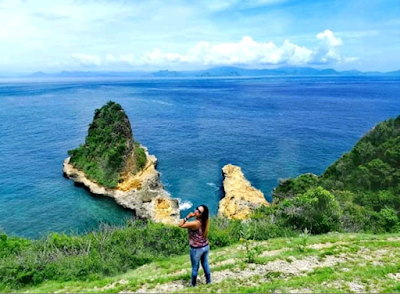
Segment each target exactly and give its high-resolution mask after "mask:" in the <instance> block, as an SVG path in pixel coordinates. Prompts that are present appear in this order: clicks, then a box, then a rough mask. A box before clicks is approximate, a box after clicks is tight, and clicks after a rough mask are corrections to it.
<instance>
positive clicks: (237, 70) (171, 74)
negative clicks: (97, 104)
mask: <svg viewBox="0 0 400 294" xmlns="http://www.w3.org/2000/svg"><path fill="white" fill-rule="evenodd" d="M239 76H242V77H245V76H249V77H250V76H251V77H258V76H400V70H397V71H392V72H386V73H382V72H361V71H359V70H348V71H336V70H334V69H332V68H327V69H317V68H312V67H279V68H275V69H247V68H241V67H234V66H221V67H213V68H209V69H205V70H197V71H170V70H159V71H155V72H145V71H132V72H116V71H115V72H113V71H104V72H97V71H62V72H58V73H44V72H42V71H38V72H34V73H32V74H29V75H25V76H19V77H21V78H99V77H104V78H137V77H157V78H176V77H239ZM5 77H7V75H5V74H2V78H5ZM13 77H15V75H13Z"/></svg>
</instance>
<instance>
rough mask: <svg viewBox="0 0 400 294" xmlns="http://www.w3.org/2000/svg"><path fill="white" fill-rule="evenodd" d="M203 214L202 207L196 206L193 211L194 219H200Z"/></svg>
mask: <svg viewBox="0 0 400 294" xmlns="http://www.w3.org/2000/svg"><path fill="white" fill-rule="evenodd" d="M203 212H204V207H203V206H198V207H197V208H196V209H195V210H194V214H195V216H196V217H200V216H201V215H202V214H203Z"/></svg>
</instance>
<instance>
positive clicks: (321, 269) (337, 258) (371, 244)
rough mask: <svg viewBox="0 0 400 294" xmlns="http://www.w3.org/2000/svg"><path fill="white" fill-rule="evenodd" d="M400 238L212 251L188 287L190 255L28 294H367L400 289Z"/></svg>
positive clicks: (306, 240) (306, 239)
mask: <svg viewBox="0 0 400 294" xmlns="http://www.w3.org/2000/svg"><path fill="white" fill-rule="evenodd" d="M399 247H400V234H394V235H368V234H338V233H330V234H325V235H319V236H309V235H308V234H302V235H300V236H298V237H294V238H277V239H271V240H268V241H259V242H252V243H250V250H254V251H256V253H254V256H253V257H252V258H253V259H252V260H251V262H249V257H250V256H251V255H252V254H253V253H249V251H248V250H246V246H245V244H237V245H232V246H229V247H226V248H221V249H216V250H214V249H213V250H211V254H210V265H211V269H212V279H213V282H212V284H211V285H206V284H205V281H204V274H203V272H202V270H201V271H200V275H199V277H198V286H197V287H196V288H191V287H189V278H190V270H191V268H190V260H189V257H188V255H182V256H176V257H173V258H164V259H160V260H157V261H154V262H152V263H149V264H146V265H143V266H141V267H139V268H137V269H135V270H130V271H128V272H126V273H125V274H122V275H117V276H114V277H109V278H105V279H101V280H97V281H82V282H78V281H75V282H64V283H62V282H45V283H43V284H42V285H40V286H39V287H32V288H25V289H23V291H26V293H42V292H57V293H67V292H68V293H92V292H94V293H134V292H138V293H174V292H175V293H210V292H211V293H271V292H277V293H337V292H344V293H366V292H374V293H377V292H392V293H394V292H399V291H400V266H399V265H400V250H399Z"/></svg>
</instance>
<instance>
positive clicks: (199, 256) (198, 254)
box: [190, 245, 211, 286]
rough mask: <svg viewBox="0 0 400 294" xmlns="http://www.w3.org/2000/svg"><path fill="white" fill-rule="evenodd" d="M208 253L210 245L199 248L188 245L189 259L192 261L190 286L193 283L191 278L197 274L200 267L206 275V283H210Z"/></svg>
mask: <svg viewBox="0 0 400 294" xmlns="http://www.w3.org/2000/svg"><path fill="white" fill-rule="evenodd" d="M209 253H210V245H207V246H204V247H201V248H192V247H190V261H191V262H192V286H195V285H193V278H194V279H196V278H195V277H196V276H197V273H198V272H199V267H200V261H201V266H202V267H203V270H204V273H205V275H206V281H207V284H209V283H211V270H210V266H209V265H208V254H209ZM194 283H195V282H194Z"/></svg>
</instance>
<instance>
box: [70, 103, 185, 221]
mask: <svg viewBox="0 0 400 294" xmlns="http://www.w3.org/2000/svg"><path fill="white" fill-rule="evenodd" d="M69 154H70V155H71V156H70V157H68V158H67V159H65V160H64V167H63V172H64V175H65V176H66V177H67V178H69V179H72V180H73V181H74V182H76V183H79V184H82V185H84V186H85V187H87V188H88V189H89V190H90V192H91V193H93V194H97V195H104V196H109V197H112V198H114V199H115V201H116V202H117V203H118V204H120V205H121V206H123V207H125V208H129V209H131V210H133V211H134V213H135V214H136V216H137V217H139V218H147V219H152V220H154V221H156V222H162V223H168V224H176V223H177V222H178V221H179V204H178V201H177V200H176V199H172V198H171V197H170V195H169V194H168V192H167V191H165V189H164V186H163V184H162V183H161V180H160V174H159V172H158V171H157V169H156V165H157V158H156V157H155V156H154V155H150V154H149V152H148V150H147V148H146V147H144V146H142V145H140V144H139V143H137V142H135V141H134V139H133V136H132V130H131V126H130V123H129V120H128V117H127V116H126V114H125V112H124V111H123V110H122V108H121V106H120V105H119V104H116V103H114V102H109V103H107V105H105V106H103V107H102V108H101V109H100V110H96V111H95V116H94V120H93V123H92V124H91V125H90V128H89V134H88V136H87V137H86V142H85V145H81V146H80V147H79V148H77V149H75V150H72V151H69Z"/></svg>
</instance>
